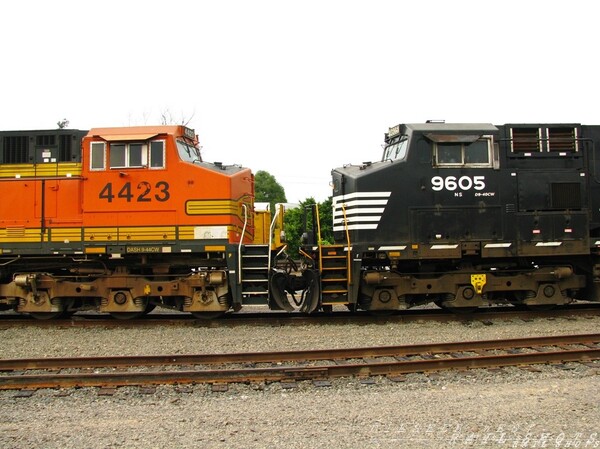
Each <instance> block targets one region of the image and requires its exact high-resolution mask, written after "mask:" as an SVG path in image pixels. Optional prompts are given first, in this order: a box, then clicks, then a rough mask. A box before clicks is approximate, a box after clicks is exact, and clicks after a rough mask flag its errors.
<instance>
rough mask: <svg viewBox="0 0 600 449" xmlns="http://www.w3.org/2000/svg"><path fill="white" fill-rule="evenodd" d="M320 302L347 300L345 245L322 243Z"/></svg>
mask: <svg viewBox="0 0 600 449" xmlns="http://www.w3.org/2000/svg"><path fill="white" fill-rule="evenodd" d="M320 253H321V254H320V259H321V303H322V304H323V305H334V304H340V303H341V304H345V303H346V302H348V281H349V279H348V276H349V272H348V269H349V267H348V248H347V247H346V246H345V245H322V246H321V247H320Z"/></svg>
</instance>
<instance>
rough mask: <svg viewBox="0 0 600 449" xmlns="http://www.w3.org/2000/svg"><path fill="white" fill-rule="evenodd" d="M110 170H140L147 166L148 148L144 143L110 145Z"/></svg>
mask: <svg viewBox="0 0 600 449" xmlns="http://www.w3.org/2000/svg"><path fill="white" fill-rule="evenodd" d="M109 152H110V168H141V167H145V166H146V165H147V164H148V146H147V145H146V144H144V143H139V142H136V143H111V144H110V151H109Z"/></svg>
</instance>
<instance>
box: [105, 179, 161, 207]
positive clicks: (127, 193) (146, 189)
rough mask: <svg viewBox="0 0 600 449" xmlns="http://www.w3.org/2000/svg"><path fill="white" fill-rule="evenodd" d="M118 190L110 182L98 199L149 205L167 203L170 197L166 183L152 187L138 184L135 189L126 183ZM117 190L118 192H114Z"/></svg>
mask: <svg viewBox="0 0 600 449" xmlns="http://www.w3.org/2000/svg"><path fill="white" fill-rule="evenodd" d="M120 187H121V188H120V189H119V186H113V183H112V182H109V183H108V184H106V185H105V186H104V187H103V188H102V190H100V193H99V194H98V198H100V199H101V200H106V201H108V202H109V203H112V201H113V199H115V198H117V199H123V200H125V201H127V202H128V203H130V202H132V201H135V202H138V203H149V202H151V201H153V200H154V201H160V202H161V203H162V202H165V201H168V200H169V198H170V197H171V194H170V193H169V183H167V182H166V181H158V182H157V183H156V184H154V186H152V184H150V183H149V182H147V181H142V182H140V183H138V185H137V186H136V187H132V186H131V183H130V182H126V183H125V184H123V185H122V186H120ZM117 189H119V191H118V192H116V190H117ZM115 192H116V194H115Z"/></svg>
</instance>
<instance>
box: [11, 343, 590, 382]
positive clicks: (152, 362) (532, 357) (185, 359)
mask: <svg viewBox="0 0 600 449" xmlns="http://www.w3.org/2000/svg"><path fill="white" fill-rule="evenodd" d="M599 343H600V335H599V334H584V335H563V336H551V337H530V338H523V339H510V340H484V341H469V342H455V343H433V344H423V345H412V346H388V347H386V346H384V347H372V348H347V349H327V350H306V351H291V352H273V353H260V352H259V353H238V354H199V355H187V356H186V355H167V356H148V357H145V356H143V357H137V356H134V357H101V358H89V357H88V358H74V359H69V358H67V359H47V358H45V359H21V360H19V359H12V360H10V359H9V360H2V361H0V370H2V371H13V372H14V374H7V375H6V374H5V375H2V376H0V389H2V390H12V389H23V388H55V387H63V388H69V387H83V386H87V387H106V386H130V385H157V384H173V383H234V382H254V381H280V382H284V381H290V380H291V381H300V380H319V379H329V378H335V377H348V376H393V375H400V374H407V373H418V372H431V371H440V370H448V369H472V368H491V367H506V366H519V365H532V364H540V363H565V362H584V363H587V362H590V361H592V360H599V359H600V345H599ZM498 351H501V352H503V353H498ZM473 354H475V355H473ZM411 357H412V358H411ZM378 358H379V359H378ZM342 360H343V362H342ZM317 361H319V363H317ZM290 362H300V364H296V365H294V364H290ZM307 362H308V363H307ZM240 363H244V364H246V363H249V364H251V365H252V367H251V368H247V367H246V368H240V367H239V366H236V365H239V364H240ZM258 363H266V364H267V366H264V367H257V366H254V365H255V364H258ZM274 363H276V365H277V366H273V365H274ZM213 364H218V365H222V368H211V369H198V368H197V369H192V370H190V369H189V366H190V365H213ZM227 364H229V366H227ZM232 365H233V366H232ZM123 366H127V367H134V368H135V369H134V370H133V371H128V372H122V371H119V372H114V367H123ZM142 366H159V367H161V368H163V369H164V370H155V371H142V370H140V369H139V368H140V367H142ZM175 367H178V368H179V369H174V368H175ZM74 368H84V369H85V368H88V369H89V368H94V372H93V373H90V372H88V371H83V372H79V373H72V372H71V373H68V374H61V373H55V372H51V373H42V374H39V373H38V374H22V371H24V370H25V371H26V370H44V369H45V370H56V369H74ZM98 368H112V369H110V371H103V372H102V371H101V370H99V369H98ZM185 368H187V369H185Z"/></svg>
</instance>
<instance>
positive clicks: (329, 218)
mask: <svg viewBox="0 0 600 449" xmlns="http://www.w3.org/2000/svg"><path fill="white" fill-rule="evenodd" d="M315 204H317V203H316V201H315V199H314V198H312V197H311V198H307V199H306V200H304V201H301V202H300V206H299V207H295V208H293V209H288V210H286V212H285V218H284V227H285V236H286V241H287V244H288V250H287V252H288V254H289V255H290V256H291V257H292V258H297V257H298V255H299V253H298V249H299V248H300V246H301V245H302V241H301V240H302V234H303V233H304V232H306V231H307V229H306V227H307V226H306V223H305V221H306V220H307V218H306V217H310V215H307V214H309V212H310V211H309V209H310V208H312V207H313V206H314V205H315ZM318 206H319V228H320V231H321V243H324V244H330V243H333V215H332V214H333V213H332V200H331V198H329V199H328V200H326V201H323V202H322V203H319V204H318ZM308 227H310V223H308Z"/></svg>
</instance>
